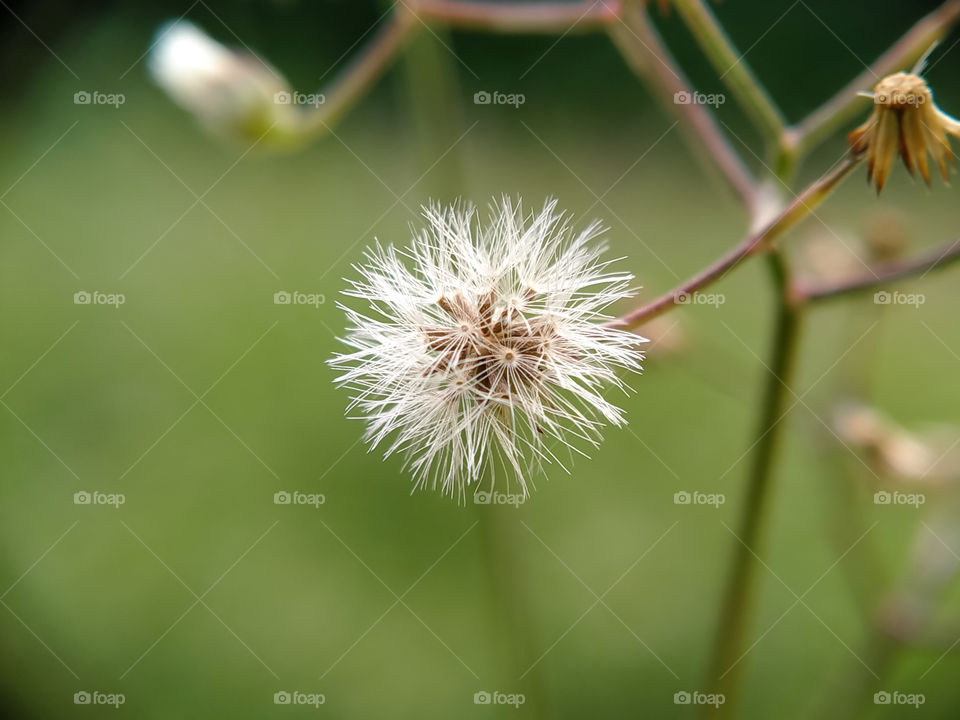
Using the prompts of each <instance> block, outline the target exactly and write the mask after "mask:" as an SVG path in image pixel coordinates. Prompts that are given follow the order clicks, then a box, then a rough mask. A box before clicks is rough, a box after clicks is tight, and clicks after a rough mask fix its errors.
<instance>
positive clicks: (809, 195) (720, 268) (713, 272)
mask: <svg viewBox="0 0 960 720" xmlns="http://www.w3.org/2000/svg"><path fill="white" fill-rule="evenodd" d="M860 160H861V158H858V157H855V156H852V155H850V156H847V157H846V158H845V159H844V160H843V162H841V163H840V164H839V165H837V166H836V167H835V168H834V169H833V170H831V171H830V172H828V173H827V174H826V175H824V176H823V177H821V178H820V179H819V180H817V181H816V182H814V183H813V184H812V185H810V186H809V187H808V188H807V189H806V190H804V191H803V192H801V193H800V195H798V196H797V197H796V199H795V200H794V201H793V202H792V203H790V204H789V205H788V206H787V207H786V208H784V209H783V210H782V211H781V212H780V214H779V215H777V216H776V217H775V218H774V219H773V220H772V221H770V222H769V223H767V224H766V225H765V226H764V227H763V228H761V229H760V230H759V231H757V232H755V233H752V234H750V235H748V236H747V237H746V238H744V239H743V240H742V241H741V242H740V243H739V244H738V245H736V246H735V247H733V248H732V249H731V250H729V251H728V252H727V253H726V254H725V255H722V256H721V257H720V258H718V259H717V260H715V261H714V262H713V263H712V264H711V265H709V266H708V267H706V268H704V269H703V270H701V271H700V272H698V273H697V274H696V275H694V276H693V277H691V278H690V279H688V280H686V281H685V282H683V283H682V284H680V285H678V286H677V287H675V288H674V289H673V290H671V291H670V292H668V293H666V294H665V295H661V296H660V297H658V298H657V299H655V300H653V301H651V302H649V303H647V304H646V305H642V306H641V307H639V308H637V309H636V310H633V311H631V312H629V313H627V314H626V315H623V316H621V317H619V318H616V319H615V320H611V321H610V322H608V323H606V325H607V327H613V328H619V329H621V330H631V329H634V328H637V327H639V326H640V325H642V324H643V323H645V322H647V321H649V320H651V319H653V318H654V317H656V316H657V315H660V314H661V313H664V312H666V311H667V310H669V309H671V308H672V307H675V306H676V305H677V299H678V298H680V297H683V296H685V295H689V294H690V293H693V292H696V291H697V290H700V289H701V288H704V287H706V286H708V285H710V284H712V283H714V282H716V281H717V280H720V279H722V278H723V277H725V276H726V274H727V273H728V272H730V271H731V270H733V268H735V267H736V266H737V265H739V264H740V262H741V261H743V260H744V259H746V258H748V257H750V256H751V255H753V254H755V253H757V252H760V251H763V250H766V249H769V247H770V246H771V244H772V242H773V241H774V240H775V239H776V238H778V237H779V236H781V235H782V234H783V233H785V232H786V231H787V230H789V229H790V228H791V227H793V226H794V225H796V224H797V223H798V222H800V221H801V220H802V219H803V218H805V217H807V215H809V214H810V213H811V212H813V210H814V209H815V208H816V207H817V206H818V205H820V203H822V202H823V201H824V200H825V199H826V198H827V197H828V196H829V195H830V193H832V192H833V191H834V190H835V189H836V188H837V186H838V185H839V184H840V183H841V182H842V181H843V179H844V178H845V177H847V175H849V174H850V172H851V171H852V170H853V169H854V168H855V167H856V166H857V165H858V164H859V163H860Z"/></svg>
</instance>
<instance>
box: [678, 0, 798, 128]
mask: <svg viewBox="0 0 960 720" xmlns="http://www.w3.org/2000/svg"><path fill="white" fill-rule="evenodd" d="M673 4H674V5H675V6H676V8H677V11H678V12H679V13H680V15H681V16H682V17H683V20H684V22H685V23H686V24H687V27H688V28H690V32H692V33H693V36H694V37H695V38H696V40H697V42H698V43H699V44H700V47H701V48H702V49H703V51H704V53H706V55H707V58H708V59H709V60H710V62H711V63H712V64H713V67H714V69H715V70H716V71H717V73H719V75H720V79H721V80H722V81H723V82H724V83H725V84H726V85H727V87H728V88H729V89H730V92H732V93H733V95H734V96H735V97H736V98H737V101H738V102H739V103H740V104H741V105H742V106H743V109H744V111H745V112H746V113H747V115H748V116H749V117H750V119H751V120H752V121H753V122H754V124H755V125H756V126H757V127H758V128H759V129H760V131H761V132H762V133H763V134H764V136H765V137H766V138H767V141H768V142H769V143H771V145H774V144H776V143H778V142H779V140H780V135H781V133H782V132H783V129H784V125H785V123H784V120H783V115H782V114H781V113H780V110H779V109H778V108H777V107H776V105H775V104H774V103H773V100H772V99H771V98H770V95H769V94H768V93H767V91H766V90H765V89H764V87H763V86H762V85H761V84H760V81H759V80H758V79H757V77H756V75H754V74H753V71H752V70H751V69H750V67H749V65H747V62H746V59H745V58H744V56H743V53H741V52H740V51H738V50H737V49H736V48H735V47H734V46H733V44H732V43H731V42H730V38H728V37H727V34H726V33H725V32H724V31H723V28H722V27H720V24H719V23H718V22H717V19H716V18H715V17H714V15H713V13H712V12H711V11H710V9H709V8H708V7H707V6H706V5H705V4H704V3H703V0H673Z"/></svg>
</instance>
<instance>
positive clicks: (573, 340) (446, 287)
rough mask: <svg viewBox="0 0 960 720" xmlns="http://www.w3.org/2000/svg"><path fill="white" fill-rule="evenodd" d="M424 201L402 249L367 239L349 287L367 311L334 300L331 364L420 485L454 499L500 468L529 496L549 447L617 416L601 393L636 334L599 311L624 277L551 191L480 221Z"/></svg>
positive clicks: (592, 432) (626, 287) (626, 364)
mask: <svg viewBox="0 0 960 720" xmlns="http://www.w3.org/2000/svg"><path fill="white" fill-rule="evenodd" d="M423 214H424V217H425V218H426V220H427V227H426V228H425V229H424V230H422V231H420V232H419V233H417V234H415V235H414V238H413V241H412V243H411V244H410V246H409V247H407V248H406V249H404V250H397V249H395V248H394V247H393V246H392V245H391V246H388V247H386V248H384V247H381V246H380V245H379V244H378V245H377V246H376V247H374V248H373V249H371V250H369V251H368V252H367V253H366V262H365V263H364V264H362V265H359V266H355V268H354V269H355V270H356V271H357V273H358V274H359V276H360V277H359V279H357V280H348V283H349V285H350V288H349V289H348V290H347V291H345V294H346V295H348V296H351V297H355V298H358V299H360V300H363V301H365V302H366V303H368V308H367V309H365V310H364V311H356V310H352V309H350V308H346V307H343V306H342V305H341V307H343V309H344V311H345V312H346V314H347V318H348V321H349V322H350V323H351V326H350V327H349V328H348V331H347V336H346V338H344V340H343V341H344V342H345V343H346V344H347V345H348V346H349V347H350V348H351V351H349V352H346V353H342V354H337V355H336V356H335V357H334V358H333V359H332V360H331V361H330V364H331V365H332V366H333V367H334V368H336V369H338V370H341V371H342V374H341V375H340V377H339V378H338V379H337V382H338V383H339V384H341V385H343V386H346V387H348V388H349V389H351V390H352V391H353V393H354V395H353V398H352V402H351V405H350V408H351V409H358V410H359V411H360V416H361V418H363V419H365V420H366V422H367V440H368V441H369V443H370V444H371V447H376V446H377V445H379V444H381V443H383V444H385V445H386V454H387V455H390V454H392V453H394V452H397V451H402V452H403V453H404V454H405V455H406V456H407V459H408V466H409V468H410V469H411V470H412V472H413V475H414V480H415V485H414V488H415V489H416V488H421V487H426V486H428V485H429V486H430V487H432V488H438V487H439V488H440V489H441V490H442V492H443V493H445V494H449V495H451V496H452V495H456V496H457V497H458V499H460V500H461V501H463V499H464V498H465V496H466V490H467V488H468V487H470V486H473V485H476V484H478V483H479V482H480V480H481V478H483V477H484V476H485V474H487V476H488V477H489V480H490V482H491V484H493V483H494V482H495V480H494V478H495V475H496V473H497V471H498V469H504V470H506V473H507V478H508V480H507V482H508V484H509V483H510V482H511V479H512V480H515V481H516V482H517V483H518V487H519V489H520V491H521V492H522V494H523V495H524V496H526V495H527V493H528V484H529V482H530V478H531V475H532V474H533V472H534V471H537V470H539V469H541V466H542V463H543V462H544V461H547V462H553V461H558V458H557V457H556V455H555V454H554V450H555V449H558V448H559V447H560V446H564V447H566V448H569V449H570V450H572V451H575V452H581V451H580V450H579V449H578V446H580V445H582V444H584V443H586V444H590V445H596V444H597V442H598V441H599V439H600V433H599V429H600V428H601V427H602V426H603V425H604V424H605V423H613V424H615V425H621V424H623V423H624V418H623V414H622V412H621V411H620V409H619V408H617V407H615V406H614V405H612V404H611V403H610V402H608V401H607V400H606V399H604V397H603V396H602V395H601V390H602V388H603V387H604V386H606V385H613V386H615V387H618V388H620V389H623V390H626V389H627V388H626V386H625V385H624V383H623V382H622V381H621V379H620V378H619V377H618V376H617V372H616V371H617V370H618V369H627V370H632V371H640V369H641V368H640V361H641V360H642V353H641V352H640V350H639V345H640V343H643V342H646V340H645V339H644V338H641V337H639V336H637V335H635V334H633V333H629V332H624V331H621V330H615V329H612V328H608V327H605V326H603V325H602V324H601V322H602V321H603V320H606V319H608V318H607V316H606V315H604V314H603V312H604V310H605V308H607V307H608V306H609V305H610V304H611V303H614V302H616V301H618V300H621V299H623V298H626V297H629V296H630V295H631V288H630V284H631V281H632V280H633V276H632V275H631V274H629V273H626V272H615V271H612V270H611V269H610V267H609V265H610V262H609V261H602V260H601V259H600V256H601V253H602V251H603V248H602V247H600V246H597V245H594V244H592V243H591V241H592V240H593V239H594V238H595V237H596V236H597V235H598V234H599V233H600V227H599V225H597V224H596V223H593V224H591V225H590V226H589V227H587V228H586V229H585V230H583V231H582V232H580V233H578V234H575V233H574V232H573V230H572V229H571V227H570V226H569V224H568V221H567V220H566V219H565V217H564V216H563V214H561V213H558V212H556V201H548V202H547V203H546V204H545V205H544V207H543V209H542V210H541V211H540V212H539V213H529V214H526V215H525V214H524V213H523V210H522V206H521V204H520V203H519V202H517V203H516V204H514V203H513V202H512V201H511V200H509V199H507V198H504V199H503V200H502V201H501V202H499V203H495V204H494V205H493V206H491V211H490V218H489V222H488V223H487V224H486V225H480V224H479V223H478V222H477V219H476V213H475V211H474V208H473V207H469V206H466V207H461V206H458V205H454V206H452V207H447V208H442V207H439V206H435V205H431V206H430V207H426V208H424V209H423ZM581 454H582V453H581ZM561 464H562V463H561Z"/></svg>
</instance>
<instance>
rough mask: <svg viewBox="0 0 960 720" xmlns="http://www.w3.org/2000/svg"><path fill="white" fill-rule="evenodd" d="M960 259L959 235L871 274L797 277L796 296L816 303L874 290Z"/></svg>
mask: <svg viewBox="0 0 960 720" xmlns="http://www.w3.org/2000/svg"><path fill="white" fill-rule="evenodd" d="M957 260H960V239H958V240H955V241H954V242H952V243H950V244H949V245H947V246H946V247H938V248H936V249H934V250H932V251H930V252H927V253H924V254H923V255H920V256H919V257H916V258H913V259H908V260H904V261H900V262H891V263H884V264H883V265H878V266H876V267H875V268H874V269H873V273H872V274H863V275H861V276H859V277H854V278H845V279H843V280H839V281H835V282H829V283H827V282H816V281H798V282H797V283H796V284H795V285H794V289H793V293H792V295H793V300H794V302H796V303H815V302H821V301H823V300H830V299H832V298H836V297H842V296H844V295H851V294H853V293H857V292H861V291H863V290H875V289H879V288H882V287H884V286H885V285H887V284H888V283H890V282H893V281H894V280H901V279H903V278H908V277H913V276H916V275H919V276H921V277H925V276H926V275H927V274H928V273H931V272H935V271H937V270H942V269H943V268H945V267H946V266H947V265H950V264H951V263H953V262H956V261H957Z"/></svg>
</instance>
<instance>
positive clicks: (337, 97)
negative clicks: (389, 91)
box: [302, 3, 420, 137]
mask: <svg viewBox="0 0 960 720" xmlns="http://www.w3.org/2000/svg"><path fill="white" fill-rule="evenodd" d="M402 8H403V6H402V3H401V5H400V6H398V9H397V10H394V11H393V12H392V13H391V14H390V19H389V20H388V21H387V23H386V25H384V27H383V28H381V29H380V30H379V31H378V32H377V33H376V35H374V37H373V38H372V39H371V40H370V41H369V42H368V43H367V45H366V46H365V47H364V48H363V49H362V50H361V51H360V52H359V53H358V54H357V56H356V58H354V60H353V61H352V62H351V63H350V64H349V65H348V66H347V67H346V69H344V70H343V71H342V72H341V73H340V74H339V75H338V76H337V77H336V78H335V79H334V81H333V82H332V83H331V85H330V86H329V87H328V88H325V90H324V95H325V102H324V103H323V105H320V106H319V107H317V109H316V110H313V111H311V112H310V113H308V114H306V115H304V117H303V126H302V130H303V134H304V136H305V137H313V136H317V135H322V134H323V133H325V132H329V130H330V129H331V128H332V127H333V126H334V125H336V124H337V122H338V121H339V120H340V118H341V117H343V115H345V114H346V113H347V112H348V111H349V110H350V109H351V108H352V107H353V106H354V105H355V104H356V103H357V102H358V101H359V100H360V99H361V98H362V97H363V96H364V95H365V94H366V93H367V92H368V91H369V90H370V88H371V87H372V86H373V84H374V83H375V82H376V81H377V80H378V79H379V78H380V76H381V75H383V73H384V72H385V71H386V70H387V68H388V67H390V64H391V63H392V62H393V61H394V59H395V58H396V56H397V54H398V53H399V51H400V49H401V48H402V47H403V45H404V43H405V42H406V41H407V40H408V39H409V38H410V37H411V36H412V35H413V34H414V32H415V31H416V30H417V28H419V27H420V21H419V20H418V19H417V17H416V16H415V15H413V14H412V13H411V12H409V11H407V10H404V9H402Z"/></svg>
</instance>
